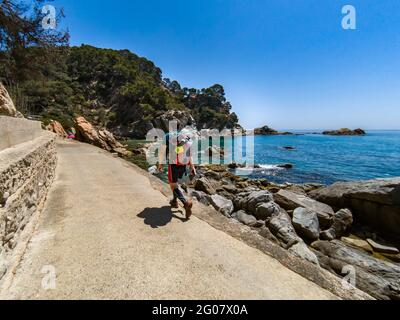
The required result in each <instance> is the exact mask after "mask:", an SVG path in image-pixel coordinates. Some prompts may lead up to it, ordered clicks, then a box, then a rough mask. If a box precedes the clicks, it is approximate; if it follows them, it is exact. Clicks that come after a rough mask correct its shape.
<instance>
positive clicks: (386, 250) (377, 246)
mask: <svg viewBox="0 0 400 320" xmlns="http://www.w3.org/2000/svg"><path fill="white" fill-rule="evenodd" d="M367 242H368V244H369V245H370V246H371V247H372V248H373V249H374V251H376V252H380V253H388V254H398V253H399V249H397V248H395V247H393V246H386V245H383V244H380V243H377V242H376V241H374V240H372V239H367Z"/></svg>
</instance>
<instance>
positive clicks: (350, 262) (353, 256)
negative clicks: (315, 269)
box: [312, 240, 400, 300]
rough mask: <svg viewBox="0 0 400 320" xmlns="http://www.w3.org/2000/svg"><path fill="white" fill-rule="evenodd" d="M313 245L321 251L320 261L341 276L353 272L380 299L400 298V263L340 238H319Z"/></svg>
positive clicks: (359, 285) (361, 283)
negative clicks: (392, 261) (383, 259)
mask: <svg viewBox="0 0 400 320" xmlns="http://www.w3.org/2000/svg"><path fill="white" fill-rule="evenodd" d="M312 246H313V248H314V249H316V250H317V251H318V252H319V254H318V258H319V263H320V264H321V266H322V267H324V268H325V269H328V270H330V271H332V272H334V273H336V274H337V275H339V276H341V277H344V276H346V275H348V274H349V272H351V273H352V276H354V277H355V278H354V279H353V280H354V282H355V283H354V284H355V286H356V287H357V288H360V289H361V290H363V291H365V292H367V293H369V294H370V295H371V296H373V297H375V298H377V299H385V300H386V299H393V300H399V299H400V278H399V274H400V266H398V265H396V264H393V263H388V262H386V261H382V260H379V259H376V258H374V257H373V256H371V255H369V254H368V253H367V252H365V251H363V250H359V249H356V248H354V247H349V246H347V245H345V244H344V243H342V242H340V241H338V240H334V241H330V242H329V241H317V242H315V243H313V245H312ZM352 271H353V272H352ZM350 276H351V275H350Z"/></svg>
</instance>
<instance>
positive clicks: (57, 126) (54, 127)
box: [46, 120, 68, 138]
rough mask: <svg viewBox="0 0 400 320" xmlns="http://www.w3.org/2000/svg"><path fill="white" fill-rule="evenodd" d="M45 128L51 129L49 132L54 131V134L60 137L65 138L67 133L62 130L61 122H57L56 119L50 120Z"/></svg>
mask: <svg viewBox="0 0 400 320" xmlns="http://www.w3.org/2000/svg"><path fill="white" fill-rule="evenodd" d="M46 130H48V131H51V132H53V133H55V134H56V135H58V136H59V137H62V138H67V137H68V134H67V132H66V131H65V130H64V127H63V126H62V124H61V123H59V122H58V121H55V120H51V121H50V123H49V124H48V126H47V127H46Z"/></svg>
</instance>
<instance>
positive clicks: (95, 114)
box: [18, 45, 238, 137]
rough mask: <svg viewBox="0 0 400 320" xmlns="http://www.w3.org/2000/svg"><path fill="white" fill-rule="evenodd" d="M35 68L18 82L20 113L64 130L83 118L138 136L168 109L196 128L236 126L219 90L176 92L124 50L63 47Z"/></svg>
mask: <svg viewBox="0 0 400 320" xmlns="http://www.w3.org/2000/svg"><path fill="white" fill-rule="evenodd" d="M35 50H36V48H30V49H28V50H27V51H35ZM39 69H40V74H39V75H38V76H36V78H35V79H28V80H26V81H22V82H20V83H19V87H18V89H19V91H20V92H21V93H22V94H21V96H23V97H26V98H27V99H28V102H27V103H25V104H27V105H28V108H27V110H26V111H27V112H28V113H31V114H39V115H41V116H42V117H43V118H44V119H50V118H52V119H55V120H59V121H60V122H61V123H62V124H63V125H64V126H67V127H70V126H71V125H72V120H73V118H74V116H76V115H83V116H85V117H87V118H88V120H89V121H91V122H93V123H95V124H96V125H99V126H106V127H108V128H110V129H111V130H112V129H113V128H115V127H120V126H126V127H128V128H129V129H130V130H128V131H129V132H132V135H133V136H134V137H142V135H143V133H144V132H146V130H144V129H145V128H146V127H148V124H150V123H152V122H153V121H154V119H156V118H157V117H159V116H160V115H162V114H163V113H165V112H166V111H168V110H182V111H188V112H190V113H191V114H192V116H193V117H194V119H195V121H196V123H197V125H198V127H199V128H208V127H212V128H219V129H222V128H224V127H233V126H234V125H236V124H237V122H238V119H237V117H236V115H235V114H233V113H232V114H231V113H230V110H231V105H230V103H229V102H227V101H226V98H225V92H224V89H223V87H222V86H221V85H214V86H212V87H210V88H206V89H201V90H197V89H188V88H181V86H180V85H179V83H178V82H177V81H170V80H169V79H164V80H163V79H162V73H161V70H160V69H159V68H157V67H156V66H155V65H154V63H153V62H151V61H149V60H147V59H145V58H141V57H138V56H137V55H135V54H133V53H131V52H129V51H128V50H122V51H115V50H110V49H98V48H94V47H91V46H87V45H83V46H81V47H72V48H64V47H63V48H60V50H59V52H57V54H56V59H54V60H53V61H52V62H48V63H46V64H43V65H42V66H41V67H40V68H39ZM146 124H147V126H146Z"/></svg>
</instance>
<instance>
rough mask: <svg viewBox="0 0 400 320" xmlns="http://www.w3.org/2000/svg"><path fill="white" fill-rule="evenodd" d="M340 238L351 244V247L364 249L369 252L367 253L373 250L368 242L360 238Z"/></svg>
mask: <svg viewBox="0 0 400 320" xmlns="http://www.w3.org/2000/svg"><path fill="white" fill-rule="evenodd" d="M340 240H341V241H342V242H344V243H346V244H349V245H351V246H353V247H356V248H359V249H362V250H364V251H366V252H369V253H373V252H374V250H373V249H372V247H371V246H370V245H369V243H368V242H367V241H365V240H362V239H353V238H347V237H342V238H341V239H340Z"/></svg>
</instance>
